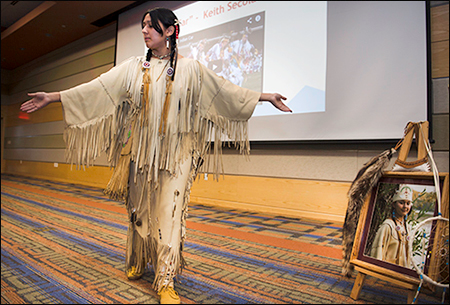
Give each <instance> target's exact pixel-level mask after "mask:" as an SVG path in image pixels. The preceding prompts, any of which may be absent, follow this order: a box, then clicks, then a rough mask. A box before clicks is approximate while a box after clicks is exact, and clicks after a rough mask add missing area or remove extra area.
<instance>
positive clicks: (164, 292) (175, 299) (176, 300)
mask: <svg viewBox="0 0 450 305" xmlns="http://www.w3.org/2000/svg"><path fill="white" fill-rule="evenodd" d="M158 295H159V296H160V297H161V300H160V302H159V303H160V304H180V303H181V301H180V296H179V295H178V292H176V291H175V289H173V287H172V286H163V287H161V289H160V290H159V292H158Z"/></svg>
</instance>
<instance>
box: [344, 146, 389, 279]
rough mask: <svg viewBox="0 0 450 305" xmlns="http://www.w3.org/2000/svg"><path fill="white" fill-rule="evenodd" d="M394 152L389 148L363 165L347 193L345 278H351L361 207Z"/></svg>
mask: <svg viewBox="0 0 450 305" xmlns="http://www.w3.org/2000/svg"><path fill="white" fill-rule="evenodd" d="M395 152H396V150H395V149H394V148H391V149H389V150H386V151H384V152H382V153H381V154H379V155H378V156H375V157H373V158H372V159H370V161H369V162H367V163H366V164H364V166H363V167H362V168H361V169H360V170H359V172H358V174H357V175H356V178H355V180H353V182H352V184H351V186H350V189H349V191H348V194H347V196H348V207H347V213H346V215H345V222H344V226H343V228H342V251H343V263H342V274H343V275H345V276H346V277H351V276H352V272H353V270H354V267H353V265H351V264H350V256H351V252H352V248H353V242H354V239H355V232H356V228H357V226H358V221H359V214H360V211H361V207H362V205H363V203H364V201H365V199H366V197H367V195H368V194H369V192H370V190H371V189H372V188H373V187H374V186H375V185H376V184H377V182H378V180H379V179H380V177H381V176H382V175H383V172H384V170H385V168H386V167H387V166H388V165H389V161H390V160H391V158H392V155H393V154H394V153H395Z"/></svg>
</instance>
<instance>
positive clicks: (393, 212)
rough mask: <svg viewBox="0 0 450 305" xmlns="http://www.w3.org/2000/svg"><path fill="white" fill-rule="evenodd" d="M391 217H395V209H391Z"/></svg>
mask: <svg viewBox="0 0 450 305" xmlns="http://www.w3.org/2000/svg"><path fill="white" fill-rule="evenodd" d="M392 218H393V219H395V210H392Z"/></svg>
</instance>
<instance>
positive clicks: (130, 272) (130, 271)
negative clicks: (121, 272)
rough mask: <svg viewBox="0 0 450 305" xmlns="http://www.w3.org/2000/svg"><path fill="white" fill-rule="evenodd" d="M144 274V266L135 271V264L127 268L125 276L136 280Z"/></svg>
mask: <svg viewBox="0 0 450 305" xmlns="http://www.w3.org/2000/svg"><path fill="white" fill-rule="evenodd" d="M142 275H144V268H142V271H141V272H139V273H138V272H137V268H136V267H135V266H131V268H130V269H128V270H127V278H128V279H129V280H138V279H140V278H141V277H142Z"/></svg>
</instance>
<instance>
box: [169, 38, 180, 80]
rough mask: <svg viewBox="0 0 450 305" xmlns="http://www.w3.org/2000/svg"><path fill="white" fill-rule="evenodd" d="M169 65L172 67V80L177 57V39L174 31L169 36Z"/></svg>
mask: <svg viewBox="0 0 450 305" xmlns="http://www.w3.org/2000/svg"><path fill="white" fill-rule="evenodd" d="M170 40H171V43H170V48H171V50H170V66H171V67H172V68H173V75H172V80H174V79H175V71H176V67H177V57H178V48H177V39H176V36H175V33H174V34H173V35H172V36H170Z"/></svg>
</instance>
